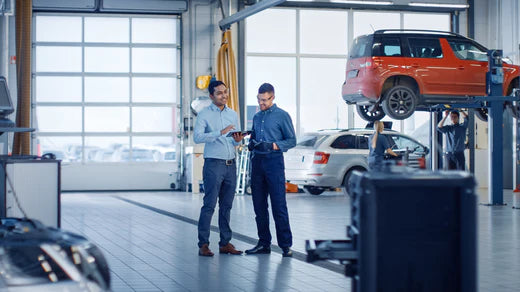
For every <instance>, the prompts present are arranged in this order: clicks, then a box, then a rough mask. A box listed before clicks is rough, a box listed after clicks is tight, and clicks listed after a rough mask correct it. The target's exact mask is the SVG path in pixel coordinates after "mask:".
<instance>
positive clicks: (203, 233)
mask: <svg viewBox="0 0 520 292" xmlns="http://www.w3.org/2000/svg"><path fill="white" fill-rule="evenodd" d="M229 125H234V126H235V129H240V127H239V123H238V115H237V113H236V112H235V111H234V110H232V109H230V108H229V107H227V106H224V109H223V110H220V109H219V108H218V107H217V106H216V105H215V104H213V103H212V104H211V105H210V106H208V107H206V108H205V109H204V110H202V111H201V112H200V113H199V115H198V117H197V122H196V123H195V129H194V135H193V140H194V141H195V143H205V147H204V168H203V170H202V173H203V179H204V203H203V206H202V208H201V210H200V217H199V224H198V233H199V247H202V245H204V244H209V234H210V224H211V217H212V216H213V212H214V211H215V206H216V204H217V199H218V204H219V213H218V227H219V230H220V242H219V246H225V245H226V244H228V243H229V241H230V240H231V236H232V231H231V228H230V226H229V220H230V212H231V207H232V205H233V199H234V198H235V187H236V182H237V179H236V173H237V170H236V164H235V146H237V145H238V144H239V143H238V142H236V141H235V139H233V138H232V137H227V134H224V135H221V134H220V131H221V130H223V129H224V128H225V127H227V126H229Z"/></svg>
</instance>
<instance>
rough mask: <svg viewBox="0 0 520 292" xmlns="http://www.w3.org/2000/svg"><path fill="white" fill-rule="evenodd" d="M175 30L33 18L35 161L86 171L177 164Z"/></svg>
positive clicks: (137, 22) (117, 19)
mask: <svg viewBox="0 0 520 292" xmlns="http://www.w3.org/2000/svg"><path fill="white" fill-rule="evenodd" d="M178 22H179V20H178V18H177V17H172V16H160V17H150V16H121V15H117V16H116V15H114V16H107V15H103V16H100V15H91V14H89V15H78V14H74V15H63V14H60V15H51V14H36V15H35V16H34V26H35V37H34V44H35V48H34V51H35V54H34V56H35V57H34V59H35V62H34V67H33V72H34V80H33V98H34V101H35V106H36V110H35V111H34V116H33V127H34V128H36V129H37V131H36V143H35V144H36V145H37V147H36V149H34V153H35V154H42V153H45V152H55V153H58V154H59V156H60V157H61V159H62V160H63V161H65V162H83V163H90V162H127V161H150V162H153V161H165V160H174V159H175V148H176V133H177V124H178V123H177V117H178V114H177V102H178V97H179V90H178V88H179V84H178V82H179V81H178V76H179V74H180V68H179V65H178V52H177V51H178V49H177V46H178V44H179V38H178V27H179V23H178ZM151 32H153V33H151Z"/></svg>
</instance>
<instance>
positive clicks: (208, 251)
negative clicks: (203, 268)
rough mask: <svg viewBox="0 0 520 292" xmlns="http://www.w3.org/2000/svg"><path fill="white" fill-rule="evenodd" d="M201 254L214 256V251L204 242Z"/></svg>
mask: <svg viewBox="0 0 520 292" xmlns="http://www.w3.org/2000/svg"><path fill="white" fill-rule="evenodd" d="M199 255H200V256H203V257H212V256H213V255H214V253H213V252H211V249H209V246H208V244H204V245H203V246H202V247H201V248H199Z"/></svg>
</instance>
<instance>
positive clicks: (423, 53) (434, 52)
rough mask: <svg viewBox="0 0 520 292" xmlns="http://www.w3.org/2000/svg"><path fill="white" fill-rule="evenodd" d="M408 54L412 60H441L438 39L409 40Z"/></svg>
mask: <svg viewBox="0 0 520 292" xmlns="http://www.w3.org/2000/svg"><path fill="white" fill-rule="evenodd" d="M408 44H409V45H410V54H411V56H412V57H414V58H442V57H443V55H442V48H441V43H440V42H439V39H423V38H420V39H419V38H409V39H408Z"/></svg>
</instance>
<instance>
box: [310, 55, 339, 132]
mask: <svg viewBox="0 0 520 292" xmlns="http://www.w3.org/2000/svg"><path fill="white" fill-rule="evenodd" d="M300 64H301V65H300V72H301V73H300V86H301V87H300V103H301V106H300V110H301V112H300V116H301V117H302V118H301V121H300V122H301V124H300V133H305V132H311V131H316V130H320V129H333V128H346V127H347V105H346V104H345V102H344V101H343V99H342V98H341V90H340V87H341V86H340V85H341V84H342V83H343V81H344V76H345V62H344V60H343V59H325V58H302V59H301V61H300ZM317 104H319V106H317Z"/></svg>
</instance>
